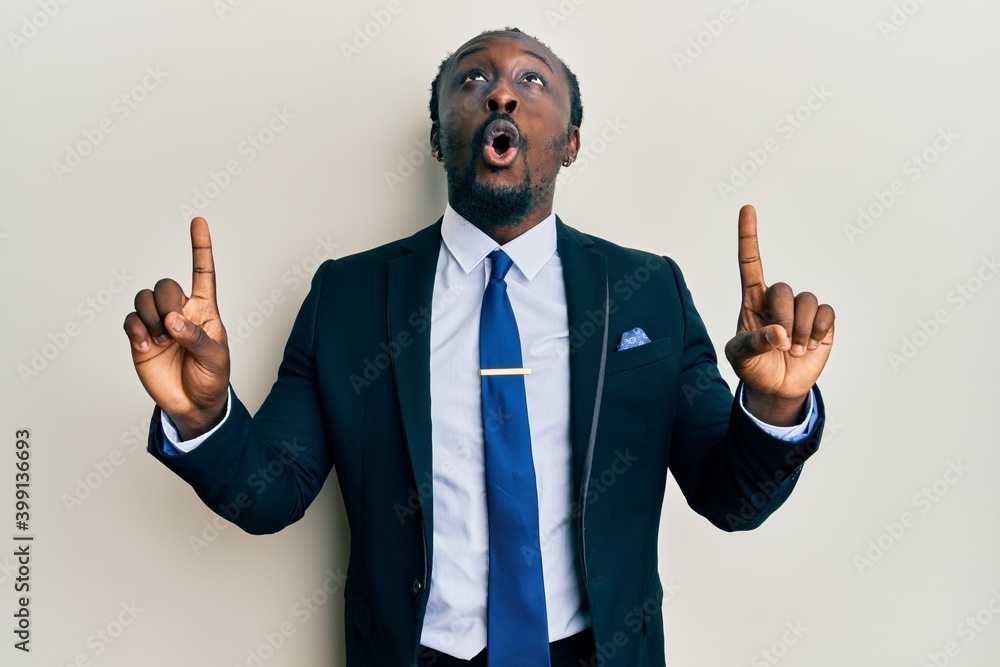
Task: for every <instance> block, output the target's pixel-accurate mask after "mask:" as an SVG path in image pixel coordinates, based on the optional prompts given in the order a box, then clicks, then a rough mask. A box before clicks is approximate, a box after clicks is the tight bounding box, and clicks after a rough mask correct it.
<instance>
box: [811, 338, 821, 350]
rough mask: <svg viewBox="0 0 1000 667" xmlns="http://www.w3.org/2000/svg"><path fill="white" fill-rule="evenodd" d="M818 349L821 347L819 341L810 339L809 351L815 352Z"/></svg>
mask: <svg viewBox="0 0 1000 667" xmlns="http://www.w3.org/2000/svg"><path fill="white" fill-rule="evenodd" d="M817 347H819V341H818V340H816V339H814V338H810V339H809V349H810V350H815V349H816V348H817Z"/></svg>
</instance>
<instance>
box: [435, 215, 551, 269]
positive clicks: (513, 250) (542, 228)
mask: <svg viewBox="0 0 1000 667" xmlns="http://www.w3.org/2000/svg"><path fill="white" fill-rule="evenodd" d="M441 238H442V239H443V240H444V244H445V247H447V248H448V251H449V252H450V253H451V254H452V256H453V257H454V258H455V260H456V261H458V264H459V266H461V267H462V270H463V271H465V272H466V273H469V272H470V271H472V270H473V269H474V268H476V267H477V266H479V264H480V263H482V261H483V260H484V259H485V258H486V256H487V255H489V254H490V253H491V252H493V251H494V250H496V249H497V248H503V251H504V252H505V253H507V256H508V257H510V259H511V261H512V262H514V266H516V267H517V269H518V270H519V271H520V272H521V273H522V274H523V275H524V277H525V278H527V279H528V280H533V279H534V277H535V276H536V275H538V272H539V271H541V270H542V267H543V266H545V265H546V264H547V263H548V261H549V260H550V259H552V256H553V255H555V253H556V214H555V213H554V212H553V213H550V214H549V216H548V217H547V218H545V219H544V220H542V221H541V222H540V223H538V224H537V225H535V226H534V227H532V228H531V229H529V230H528V231H526V232H525V233H523V234H521V235H520V236H518V237H517V238H516V239H514V240H512V241H510V242H508V243H505V244H504V245H502V246H501V245H498V244H497V242H496V241H494V240H493V239H491V238H490V237H489V236H487V235H486V234H485V233H484V232H483V231H482V230H481V229H479V228H478V227H476V226H475V225H474V224H472V223H471V222H469V221H468V220H466V219H465V218H463V217H462V216H461V215H459V214H458V212H457V211H456V210H455V209H453V208H452V207H451V204H448V205H447V207H446V208H445V211H444V220H443V221H442V223H441Z"/></svg>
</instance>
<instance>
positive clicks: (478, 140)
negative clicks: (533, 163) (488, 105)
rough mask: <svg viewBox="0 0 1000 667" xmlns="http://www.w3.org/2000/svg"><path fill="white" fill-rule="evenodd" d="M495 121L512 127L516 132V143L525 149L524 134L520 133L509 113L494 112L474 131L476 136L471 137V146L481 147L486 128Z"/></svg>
mask: <svg viewBox="0 0 1000 667" xmlns="http://www.w3.org/2000/svg"><path fill="white" fill-rule="evenodd" d="M497 120H505V121H507V122H508V123H510V124H511V125H513V126H514V129H516V130H517V135H518V143H519V144H522V145H523V146H525V147H527V145H528V141H527V139H526V138H525V136H524V133H523V132H522V131H521V126H520V125H518V124H517V121H515V120H514V117H513V116H511V115H510V114H509V113H501V112H499V111H494V112H493V113H491V114H490V115H489V117H487V118H486V120H484V121H483V123H482V124H481V125H480V126H479V129H478V130H476V134H475V136H474V137H473V144H472V145H473V146H482V145H483V142H484V140H485V139H486V128H488V127H489V126H490V124H491V123H493V122H494V121H497Z"/></svg>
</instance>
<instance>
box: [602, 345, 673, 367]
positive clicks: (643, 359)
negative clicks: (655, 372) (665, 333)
mask: <svg viewBox="0 0 1000 667" xmlns="http://www.w3.org/2000/svg"><path fill="white" fill-rule="evenodd" d="M673 353H674V346H673V343H672V342H671V341H670V339H669V338H658V339H656V340H654V341H652V342H650V343H646V344H645V345H639V346H638V347H631V348H629V349H627V350H615V351H613V352H609V353H608V359H607V361H606V362H605V364H604V374H605V375H611V374H613V373H620V372H622V371H627V370H629V369H632V368H638V367H639V366H647V365H649V364H654V363H656V362H657V361H661V360H663V359H666V358H667V357H669V356H671V355H673Z"/></svg>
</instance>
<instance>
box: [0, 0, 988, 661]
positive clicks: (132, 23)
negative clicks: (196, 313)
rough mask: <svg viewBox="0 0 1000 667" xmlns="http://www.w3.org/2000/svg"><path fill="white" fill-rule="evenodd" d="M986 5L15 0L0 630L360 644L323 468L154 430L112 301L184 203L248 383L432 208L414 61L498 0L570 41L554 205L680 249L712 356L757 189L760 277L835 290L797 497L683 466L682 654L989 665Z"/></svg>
mask: <svg viewBox="0 0 1000 667" xmlns="http://www.w3.org/2000/svg"><path fill="white" fill-rule="evenodd" d="M998 22H1000V6H998V5H997V4H996V3H990V2H985V1H979V2H974V1H972V0H964V1H963V0H958V1H951V2H944V1H943V0H919V1H918V0H877V1H875V2H864V1H862V0H845V1H844V2H837V3H804V2H793V1H792V0H768V1H767V2H765V1H763V0H714V1H713V2H709V3H693V2H692V3H660V2H657V3H654V2H641V3H640V2H634V3H612V2H609V1H608V0H547V1H542V2H534V3H531V2H526V1H514V2H508V3H459V2H447V3H439V2H415V1H414V0H393V1H392V2H383V1H382V0H365V1H364V2H355V3H350V4H348V5H342V4H336V3H321V2H317V1H315V0H289V1H286V2H281V3H278V2H265V1H264V0H217V1H215V2H213V1H212V0H198V1H196V2H195V1H184V2H170V3H168V2H162V1H161V2H130V3H129V2H111V1H110V0H86V1H84V0H79V1H78V2H68V1H66V0H30V1H29V0H15V1H11V2H6V3H4V5H3V8H2V9H0V32H2V34H3V43H2V44H0V91H2V92H0V95H2V98H3V103H2V104H0V156H2V159H0V213H2V216H0V284H2V285H3V289H2V290H0V312H2V313H3V326H2V334H0V335H2V340H3V344H2V346H0V349H2V355H3V363H2V365H0V370H2V379H0V392H2V393H0V526H3V528H2V529H0V617H2V618H3V619H6V620H4V621H3V622H0V637H4V638H5V639H4V641H3V645H2V646H0V663H2V664H4V665H31V666H35V665H38V666H42V665H46V666H55V665H58V666H60V667H62V666H65V665H71V664H78V665H87V664H93V665H102V666H107V667H116V666H127V667H135V666H141V667H160V666H166V665H178V664H184V665H198V666H202V665H204V666H212V667H214V666H225V667H229V666H232V665H242V666H246V667H251V666H253V665H266V666H267V667H309V666H313V665H316V666H319V665H342V664H343V662H344V652H343V621H344V615H343V614H344V612H343V597H342V583H343V582H342V577H343V574H344V572H346V568H347V554H348V544H347V525H346V520H345V515H344V512H343V505H342V502H341V499H340V493H339V489H338V488H337V483H336V480H335V479H334V477H332V476H331V478H330V479H329V481H328V483H327V485H326V487H325V488H324V490H323V492H322V494H321V496H320V497H319V498H318V500H317V501H316V503H315V504H314V505H313V506H312V507H311V508H310V509H309V511H308V512H307V514H306V516H305V518H304V519H303V520H301V521H300V522H299V523H297V524H295V525H293V526H291V527H289V528H288V529H286V530H285V531H283V532H281V533H279V534H277V535H273V536H266V537H253V536H249V535H246V534H243V533H242V532H241V531H240V530H239V529H238V528H235V527H232V526H229V525H228V524H226V523H225V522H223V521H222V520H216V518H215V517H216V515H215V514H214V513H213V512H211V511H210V510H209V509H208V508H207V507H205V506H204V505H202V503H201V502H200V501H199V500H198V498H197V497H196V496H195V494H194V493H193V492H192V491H191V489H190V488H189V487H188V486H187V485H186V484H184V483H183V482H181V481H180V480H179V479H177V478H176V477H174V476H173V475H172V474H171V473H170V472H169V471H168V470H167V469H166V468H164V467H163V466H162V465H160V464H159V463H157V462H156V461H154V459H153V458H152V457H150V456H149V455H148V454H146V453H145V433H146V430H147V428H148V423H149V417H150V413H151V410H152V407H153V406H152V401H151V400H150V399H149V398H148V396H147V395H146V394H145V392H144V391H143V389H142V387H141V386H140V384H139V382H138V380H137V379H136V376H135V373H134V370H133V368H132V363H131V359H130V356H129V350H128V343H127V339H126V337H125V335H124V333H123V331H122V321H123V319H124V317H125V315H126V314H127V313H128V312H129V311H130V310H132V299H133V297H134V295H135V293H136V292H137V291H138V290H140V289H142V288H145V287H151V286H152V285H153V284H154V283H155V282H156V281H157V280H158V279H160V278H162V277H172V278H174V279H176V280H178V282H180V283H181V284H182V285H183V286H184V288H185V289H189V288H190V276H191V259H190V244H189V238H188V224H189V220H190V218H191V217H192V216H193V215H195V214H201V215H204V216H205V217H206V218H207V219H208V221H209V224H210V225H211V229H212V234H213V240H214V244H215V260H216V266H217V271H218V284H219V304H220V309H221V312H222V316H223V321H224V323H225V324H226V326H227V328H228V330H229V334H230V336H231V338H232V342H231V350H232V355H233V375H232V382H233V384H234V386H235V388H236V390H237V391H238V392H239V394H240V396H241V398H242V399H243V400H244V401H245V402H246V403H247V404H248V406H250V407H251V409H255V408H256V407H257V406H258V405H259V404H260V402H261V401H262V400H263V398H264V396H265V395H266V393H267V391H268V389H269V387H270V385H271V383H272V382H273V380H274V378H275V374H276V370H277V367H278V363H279V361H280V357H281V351H282V348H283V346H284V342H285V339H286V337H287V335H288V332H289V329H290V326H291V322H292V319H293V318H294V316H295V314H296V312H297V310H298V307H299V304H300V303H301V301H302V299H303V298H304V296H305V294H306V290H307V289H308V278H309V277H310V276H311V275H312V271H313V270H314V269H315V268H316V266H317V265H318V262H319V261H320V260H322V259H325V258H327V257H341V256H344V255H347V254H350V253H354V252H358V251H362V250H365V249H367V248H370V247H373V246H375V245H378V244H381V243H385V242H388V241H391V240H393V239H397V238H400V237H403V236H407V235H409V234H411V233H412V232H413V231H415V230H417V229H419V228H422V227H424V226H426V225H428V224H430V223H431V222H433V221H434V220H435V219H437V217H438V216H439V215H440V214H441V213H442V211H443V209H444V205H445V185H444V172H443V170H442V169H441V167H440V165H438V163H436V162H434V161H433V160H431V159H430V156H429V151H428V149H427V136H428V130H429V120H428V117H427V101H428V88H429V84H430V81H431V79H432V78H433V76H434V74H435V72H436V69H437V66H438V63H439V62H440V61H441V59H442V58H444V57H445V56H446V55H447V54H448V53H450V52H451V51H453V50H455V49H456V48H457V47H458V46H459V45H461V44H462V43H463V42H464V41H465V40H466V39H468V38H470V37H472V36H473V35H475V34H477V33H478V32H480V31H481V30H484V29H488V28H497V27H503V26H506V25H516V26H519V27H520V28H521V29H523V30H524V31H526V32H528V33H531V34H534V35H537V36H538V37H539V38H540V39H542V40H543V41H544V42H546V43H548V44H549V45H550V46H551V47H552V49H553V50H554V51H555V52H556V53H557V54H558V55H559V56H561V57H562V58H563V59H564V60H565V61H566V62H567V63H569V65H570V66H571V67H572V68H573V69H574V71H575V72H576V73H577V75H578V76H579V78H580V83H581V88H582V93H583V102H584V108H585V118H584V122H583V125H582V138H583V147H584V152H583V157H582V159H581V160H580V161H578V162H577V163H576V164H574V165H573V166H572V167H571V168H570V169H568V170H564V173H563V174H562V175H561V176H560V191H559V194H558V197H557V199H556V205H555V207H556V211H557V212H558V213H559V215H560V216H561V217H562V218H563V219H564V220H565V221H566V222H567V223H568V224H570V225H572V226H574V227H577V228H578V229H581V230H582V231H584V232H587V233H592V234H594V235H597V236H601V237H604V238H608V239H610V240H613V241H615V242H618V243H620V244H622V245H628V246H633V247H638V248H642V249H646V250H652V251H655V252H658V253H661V254H667V255H669V256H671V257H673V258H674V259H675V260H677V262H678V263H679V264H680V266H681V268H682V269H683V270H684V272H685V276H686V279H687V281H688V284H689V285H690V287H691V290H692V292H693V294H694V297H695V301H696V303H697V304H698V307H699V309H700V312H701V314H702V316H703V318H704V319H705V321H706V324H707V326H708V329H709V331H710V332H711V334H712V336H713V340H714V342H715V344H716V347H717V350H718V352H719V354H720V358H722V359H723V362H722V367H723V372H724V374H725V376H726V377H727V379H729V380H732V379H733V378H734V376H733V374H732V372H731V370H730V369H729V367H728V364H727V363H726V362H725V360H724V356H723V355H722V348H723V346H724V345H725V342H726V341H727V340H728V338H729V337H730V336H731V335H732V333H733V330H734V327H735V321H736V316H737V313H738V310H739V298H740V283H739V274H738V267H737V261H736V220H737V212H738V210H739V207H740V205H741V204H743V203H747V202H749V203H753V204H754V205H755V206H756V207H757V211H758V217H759V234H760V241H761V252H762V258H763V264H764V270H765V277H766V279H767V280H768V281H769V282H776V281H778V280H781V281H785V282H788V283H789V284H791V285H792V287H793V289H795V290H796V291H802V290H809V291H813V292H815V293H816V294H817V295H818V296H819V298H820V300H821V301H822V302H827V303H830V304H832V305H833V306H834V308H835V309H836V311H837V334H836V343H835V345H834V351H833V354H832V356H831V358H830V361H829V363H828V365H827V368H826V370H825V372H824V373H823V375H822V377H821V378H820V381H819V383H820V386H821V388H822V390H823V392H824V396H825V397H826V401H827V406H828V411H829V422H828V425H827V430H826V435H825V437H824V440H823V444H822V447H821V449H820V452H819V453H818V454H817V455H816V456H815V457H814V458H813V459H812V460H811V461H810V462H809V463H808V464H807V465H806V468H805V471H804V473H803V475H802V477H801V480H800V482H799V484H798V487H797V489H796V491H795V493H794V494H793V495H792V497H791V499H790V500H789V501H788V503H787V504H786V505H785V506H784V507H783V508H782V509H780V510H779V511H778V512H777V513H776V514H775V515H774V516H773V517H772V518H771V519H770V520H769V521H768V522H766V523H765V524H764V525H763V526H762V527H761V528H760V529H759V530H757V531H754V532H751V533H745V534H726V533H723V532H721V531H719V530H717V529H715V528H714V527H712V526H711V525H710V524H709V523H708V522H707V521H705V520H703V519H702V518H701V517H699V516H697V515H695V514H694V513H693V512H692V511H690V510H689V509H688V507H687V506H686V504H685V502H684V500H683V498H682V497H681V495H680V493H679V491H678V490H677V487H676V485H673V484H672V483H671V485H670V487H669V488H668V493H667V497H666V499H665V507H664V515H663V522H662V527H661V535H660V546H661V552H660V571H661V577H662V579H663V582H664V588H665V590H666V596H665V604H664V607H663V614H664V623H665V626H666V636H667V648H666V651H667V661H668V664H671V665H677V666H695V665H706V666H712V667H717V666H720V665H722V666H728V665H750V666H751V667H756V666H758V665H772V664H777V663H779V662H780V664H781V665H783V666H787V667H793V666H796V665H806V666H809V667H834V666H838V667H839V666H840V665H845V664H851V665H865V666H869V665H871V666H876V665H877V666H882V665H911V666H914V667H919V666H921V665H925V664H933V665H943V664H954V665H960V666H961V667H976V666H978V667H986V666H988V665H996V664H997V659H998V656H1000V567H998V563H1000V549H998V547H1000V531H998V530H997V526H998V519H1000V502H998V501H1000V492H998V485H997V481H996V480H997V473H998V464H1000V454H998V447H997V445H998V442H997V437H996V427H995V418H996V414H997V413H996V403H997V400H996V399H997V390H996V384H995V379H996V374H997V371H998V354H997V343H996V334H997V330H998V324H1000V321H998V320H1000V318H998V312H1000V309H998V306H1000V277H998V276H997V273H998V271H1000V265H998V263H997V259H998V253H1000V234H998V232H997V229H998V222H1000V221H998V219H997V213H996V211H997V205H996V197H995V194H996V191H997V188H996V183H997V179H998V176H1000V170H998V168H997V155H998V154H1000V131H998V129H997V119H998V118H1000V104H998V102H1000V90H998V81H1000V77H998V75H1000V47H998V43H997V40H996V28H997V25H1000V23H998ZM251 138H253V141H256V142H257V146H255V145H254V143H253V141H251ZM227 170H228V171H227ZM345 317H349V314H347V313H345ZM21 428H27V429H30V430H31V457H32V458H31V466H32V487H31V499H30V504H31V510H30V512H31V522H30V530H29V531H28V532H30V534H32V535H34V536H35V540H34V542H33V543H32V544H33V546H32V554H33V557H32V563H31V593H30V596H31V602H30V609H31V614H32V616H31V619H32V621H31V622H32V632H33V634H32V643H31V647H32V651H31V653H30V654H24V653H22V652H20V651H17V650H15V649H14V648H13V644H14V641H15V639H14V636H13V633H12V629H13V627H14V623H13V621H14V619H13V617H12V614H13V613H14V611H15V608H16V598H17V597H18V594H16V593H15V592H14V584H15V578H16V577H17V571H16V562H15V558H14V556H13V552H14V541H13V536H14V535H15V534H17V533H19V532H20V531H17V530H16V529H15V527H14V511H15V508H14V503H15V489H14V472H15V470H14V464H15V462H16V459H15V440H16V438H15V430H16V429H21ZM385 548H386V549H392V548H393V547H392V545H390V544H387V545H385ZM627 566H628V564H627V563H625V564H623V567H627ZM275 646H277V648H274V647H275ZM935 661H936V662H935Z"/></svg>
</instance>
